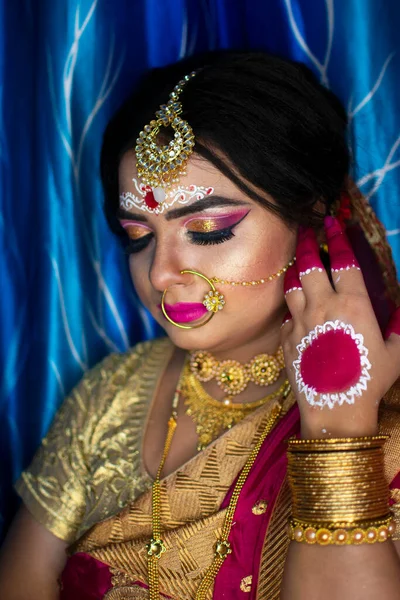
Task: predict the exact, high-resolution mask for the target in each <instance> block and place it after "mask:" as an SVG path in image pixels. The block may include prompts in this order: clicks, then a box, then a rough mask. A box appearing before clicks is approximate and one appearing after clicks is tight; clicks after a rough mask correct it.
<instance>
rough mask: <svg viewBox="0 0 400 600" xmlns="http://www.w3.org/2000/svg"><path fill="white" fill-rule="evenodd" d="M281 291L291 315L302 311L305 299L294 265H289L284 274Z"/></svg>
mask: <svg viewBox="0 0 400 600" xmlns="http://www.w3.org/2000/svg"><path fill="white" fill-rule="evenodd" d="M283 291H284V294H285V300H286V304H287V305H288V308H289V310H290V311H291V313H292V314H294V315H295V314H297V313H298V312H299V311H301V310H303V309H304V306H305V303H306V302H305V297H304V294H303V288H302V285H301V281H300V279H299V275H298V273H297V267H296V263H294V264H293V265H291V266H290V267H289V268H288V270H287V271H286V273H285V279H284V282H283Z"/></svg>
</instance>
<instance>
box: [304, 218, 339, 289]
mask: <svg viewBox="0 0 400 600" xmlns="http://www.w3.org/2000/svg"><path fill="white" fill-rule="evenodd" d="M296 265H297V272H298V274H299V278H300V281H301V284H302V287H303V291H304V293H305V295H306V296H307V293H310V292H311V293H317V292H318V293H321V292H324V291H326V292H328V291H331V290H332V287H331V284H330V282H329V279H328V276H327V274H326V271H325V268H324V265H323V263H322V261H321V258H320V256H319V246H318V242H317V238H316V235H315V232H314V231H313V229H311V227H306V228H305V227H299V234H298V242H297V248H296Z"/></svg>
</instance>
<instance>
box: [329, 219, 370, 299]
mask: <svg viewBox="0 0 400 600" xmlns="http://www.w3.org/2000/svg"><path fill="white" fill-rule="evenodd" d="M324 225H325V232H326V241H327V243H328V252H329V258H330V262H331V272H332V280H333V283H334V286H335V290H336V291H337V292H343V291H346V292H350V293H351V292H353V293H354V292H357V293H360V291H361V290H365V292H366V288H365V284H364V278H363V276H362V273H361V269H360V265H359V264H358V262H357V259H356V257H355V254H354V252H353V248H352V247H351V245H350V242H349V240H348V239H347V236H346V234H345V232H344V231H343V229H342V227H341V225H340V223H339V221H338V220H337V219H335V218H334V217H331V216H328V217H325V219H324ZM366 293H367V292H366Z"/></svg>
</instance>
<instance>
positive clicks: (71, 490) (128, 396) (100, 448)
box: [16, 338, 173, 541]
mask: <svg viewBox="0 0 400 600" xmlns="http://www.w3.org/2000/svg"><path fill="white" fill-rule="evenodd" d="M172 351H173V345H172V343H171V342H170V341H169V340H168V339H167V338H163V339H157V340H152V341H148V342H142V343H140V344H137V345H136V346H135V347H134V348H132V349H131V350H130V351H128V352H126V353H125V354H111V355H110V356H107V357H106V358H105V359H103V360H102V361H101V362H99V363H98V364H97V365H96V366H95V367H93V368H92V369H90V370H89V371H87V373H86V374H85V375H84V376H83V378H82V379H81V381H80V382H79V383H78V385H77V386H75V388H74V389H73V390H72V392H71V393H70V394H69V396H67V398H66V399H65V401H64V403H63V404H62V406H61V408H60V409H59V411H58V412H57V414H56V416H55V419H54V421H53V424H52V426H51V428H50V430H49V432H48V434H47V436H46V437H45V438H44V440H43V441H42V445H41V446H40V448H39V449H38V451H37V453H36V455H35V457H34V460H33V462H32V463H31V465H30V466H29V468H28V469H27V470H26V471H24V472H23V473H22V475H21V478H20V480H19V481H18V482H17V484H16V489H17V492H18V493H19V495H20V496H21V498H22V500H23V501H24V503H25V505H26V507H27V508H28V510H29V511H30V513H31V514H32V515H33V516H34V517H35V518H36V520H37V521H39V522H40V523H42V524H43V525H44V526H45V527H46V528H47V529H48V530H49V531H51V532H52V533H53V534H54V535H56V536H57V537H59V538H61V539H63V540H66V541H72V540H73V539H75V537H76V535H77V532H78V531H79V530H80V529H81V528H82V527H85V526H88V525H91V524H92V523H91V522H89V520H88V513H90V516H91V517H92V518H96V519H97V520H99V519H100V518H101V517H102V516H103V517H104V515H108V514H109V513H110V511H112V509H113V508H115V507H114V505H113V506H111V504H112V503H113V502H114V503H115V501H116V500H120V501H121V502H125V501H127V500H129V498H130V497H131V496H132V495H134V494H136V492H137V490H139V489H141V488H142V487H143V485H144V483H143V482H142V481H141V480H139V479H140V478H139V477H138V475H137V473H135V467H138V465H139V463H138V461H139V453H138V452H137V447H138V445H140V444H139V441H138V440H140V435H141V431H142V430H143V423H144V422H145V418H146V414H147V407H148V403H149V401H150V399H151V395H152V391H153V388H155V386H156V385H157V381H158V379H159V376H160V374H161V373H162V370H163V368H164V366H166V364H167V362H168V360H169V357H170V356H171V354H172ZM135 461H136V462H135ZM135 477H136V479H135ZM121 481H123V482H124V489H121ZM125 488H126V489H125ZM116 490H118V493H117V494H116Z"/></svg>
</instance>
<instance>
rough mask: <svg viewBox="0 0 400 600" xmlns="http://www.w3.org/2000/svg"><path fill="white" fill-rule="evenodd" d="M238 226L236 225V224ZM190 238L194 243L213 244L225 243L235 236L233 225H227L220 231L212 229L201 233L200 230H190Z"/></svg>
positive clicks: (200, 244) (201, 244)
mask: <svg viewBox="0 0 400 600" xmlns="http://www.w3.org/2000/svg"><path fill="white" fill-rule="evenodd" d="M235 226H236V225H235ZM188 234H189V237H190V240H191V242H192V243H193V244H198V245H199V246H212V245H214V244H223V243H224V242H227V241H228V240H231V239H232V238H233V237H235V234H234V233H233V227H226V228H225V229H219V230H218V231H210V232H209V233H201V232H199V231H188Z"/></svg>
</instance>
